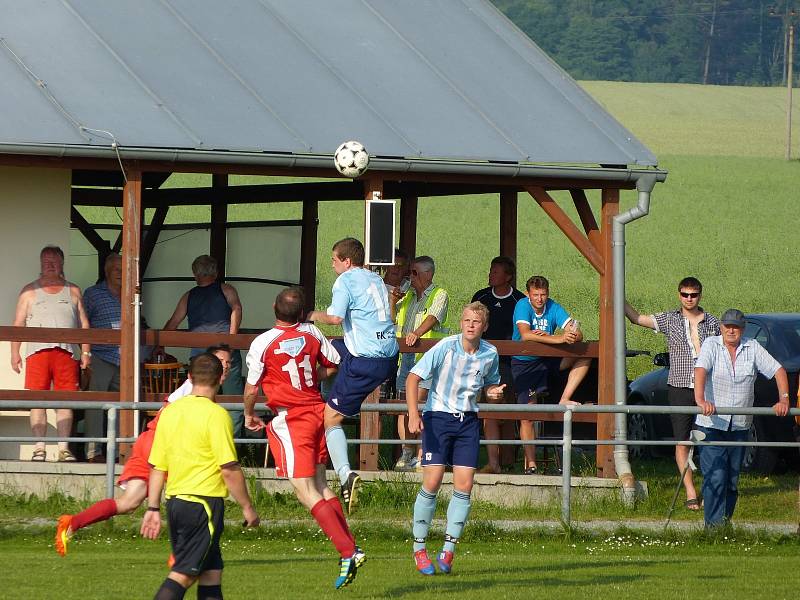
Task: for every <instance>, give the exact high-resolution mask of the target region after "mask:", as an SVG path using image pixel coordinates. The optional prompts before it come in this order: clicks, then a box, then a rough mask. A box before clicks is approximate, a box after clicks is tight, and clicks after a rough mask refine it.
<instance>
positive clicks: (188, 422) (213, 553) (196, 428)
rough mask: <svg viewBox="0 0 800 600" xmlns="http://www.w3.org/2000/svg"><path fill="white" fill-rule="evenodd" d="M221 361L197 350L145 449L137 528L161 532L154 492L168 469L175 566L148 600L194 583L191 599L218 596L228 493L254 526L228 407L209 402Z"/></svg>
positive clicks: (177, 593)
mask: <svg viewBox="0 0 800 600" xmlns="http://www.w3.org/2000/svg"><path fill="white" fill-rule="evenodd" d="M221 376H222V363H221V362H220V361H219V359H218V358H217V357H216V356H214V355H213V354H208V353H204V354H199V355H198V356H196V357H194V359H193V360H192V362H191V364H190V365H189V377H190V379H191V380H192V393H191V395H189V396H184V397H183V398H180V399H178V400H176V401H175V402H173V403H172V404H170V405H169V406H167V407H166V408H164V410H163V411H162V413H161V418H160V419H159V422H158V426H157V427H156V435H155V439H154V440H153V448H152V450H151V451H150V460H149V462H150V464H151V465H152V467H153V470H152V472H151V474H150V482H149V489H148V498H147V500H148V502H147V512H145V515H144V520H143V521H142V528H141V533H142V535H143V536H144V537H146V538H149V539H151V540H154V539H156V537H158V534H159V532H160V531H161V515H160V504H161V490H162V488H163V487H164V481H165V479H166V475H167V473H169V479H168V480H167V492H166V497H167V522H168V523H169V530H170V542H171V544H172V554H173V555H174V557H175V564H174V565H173V566H172V570H171V571H170V573H169V575H168V576H167V578H166V579H165V580H164V583H162V584H161V587H160V588H159V590H158V592H156V595H155V600H180V599H181V598H183V597H184V594H185V593H186V590H187V589H189V588H190V587H191V586H192V585H193V584H194V583H195V581H197V582H198V588H197V598H198V600H217V599H219V600H221V599H222V568H223V564H222V553H221V552H220V547H219V540H220V537H221V535H222V528H223V520H224V516H225V498H226V497H227V496H228V493H229V492H230V495H231V496H233V498H234V500H236V502H238V503H239V504H240V505H241V507H242V510H243V512H244V517H245V520H246V522H247V525H248V526H251V527H255V526H257V525H258V523H259V518H258V515H257V514H256V512H255V510H254V509H253V505H252V503H251V501H250V495H249V494H248V493H247V485H246V484H245V480H244V475H243V474H242V470H241V468H240V467H239V463H238V461H237V457H236V450H235V449H234V446H233V425H232V423H231V418H230V415H229V414H228V412H227V411H226V410H225V409H224V408H222V407H221V406H218V405H217V404H215V403H214V397H215V396H216V394H217V390H218V389H219V383H220V377H221Z"/></svg>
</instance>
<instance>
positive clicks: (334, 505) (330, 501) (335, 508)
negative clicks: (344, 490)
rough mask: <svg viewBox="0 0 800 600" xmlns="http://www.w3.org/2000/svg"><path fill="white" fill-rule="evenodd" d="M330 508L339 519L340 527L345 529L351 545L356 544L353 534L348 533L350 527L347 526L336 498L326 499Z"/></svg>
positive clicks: (340, 505)
mask: <svg viewBox="0 0 800 600" xmlns="http://www.w3.org/2000/svg"><path fill="white" fill-rule="evenodd" d="M325 502H327V503H328V504H329V505H330V507H331V508H332V509H333V512H335V513H336V516H337V517H338V518H339V523H341V525H342V527H344V528H345V531H347V534H348V535H349V536H350V539H351V540H352V541H353V544H355V543H356V536H354V535H353V532H352V531H350V526H349V525H348V524H347V518H346V517H345V516H344V510H343V509H342V503H341V502H339V499H338V498H328V499H327V500H325Z"/></svg>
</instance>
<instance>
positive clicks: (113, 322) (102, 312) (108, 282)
mask: <svg viewBox="0 0 800 600" xmlns="http://www.w3.org/2000/svg"><path fill="white" fill-rule="evenodd" d="M103 267H104V268H103V272H104V273H105V278H104V279H103V281H101V282H100V283H98V284H96V285H93V286H91V287H89V288H86V291H85V292H84V293H83V305H84V307H85V309H86V317H87V318H88V319H89V326H90V327H91V328H92V329H119V328H120V323H121V319H122V317H121V310H120V295H121V294H122V257H121V256H120V255H119V254H116V253H112V254H109V255H108V256H107V257H106V260H105V263H104V265H103ZM92 358H93V359H94V360H93V362H92V378H91V382H90V384H89V389H90V390H92V391H93V392H118V391H119V346H115V345H113V344H92ZM86 435H87V436H88V437H100V436H102V435H103V411H102V410H87V411H86ZM100 447H101V444H98V443H97V442H89V443H88V444H86V460H88V461H89V462H104V461H103V457H102V455H101V452H100Z"/></svg>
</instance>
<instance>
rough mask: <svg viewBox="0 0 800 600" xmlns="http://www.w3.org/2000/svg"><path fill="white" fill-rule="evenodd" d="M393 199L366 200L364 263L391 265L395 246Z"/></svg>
mask: <svg viewBox="0 0 800 600" xmlns="http://www.w3.org/2000/svg"><path fill="white" fill-rule="evenodd" d="M394 204H395V201H394V200H367V227H366V233H367V235H366V238H367V245H366V248H365V250H366V253H367V256H366V263H367V264H368V265H393V264H394V247H395V239H394V235H395V233H394V232H395V222H394V219H395V217H394V214H395V210H394Z"/></svg>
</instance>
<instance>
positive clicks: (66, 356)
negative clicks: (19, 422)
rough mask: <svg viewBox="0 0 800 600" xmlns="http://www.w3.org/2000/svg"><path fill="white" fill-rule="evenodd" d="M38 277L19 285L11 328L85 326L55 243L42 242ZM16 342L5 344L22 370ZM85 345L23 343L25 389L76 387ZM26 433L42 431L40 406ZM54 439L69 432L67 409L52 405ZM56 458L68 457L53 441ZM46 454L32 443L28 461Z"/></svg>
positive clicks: (14, 365) (86, 322) (41, 443)
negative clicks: (24, 348)
mask: <svg viewBox="0 0 800 600" xmlns="http://www.w3.org/2000/svg"><path fill="white" fill-rule="evenodd" d="M39 263H40V266H41V273H40V275H39V278H38V279H36V280H35V281H32V282H31V283H29V284H28V285H26V286H25V287H24V288H22V291H21V292H20V295H19V300H18V301H17V310H16V315H15V317H14V326H15V327H62V328H69V329H76V328H83V329H88V327H89V320H88V319H87V318H86V312H85V311H84V309H83V301H82V299H81V290H80V289H79V288H78V286H77V285H75V284H74V283H70V282H69V281H67V280H66V279H64V252H63V251H62V250H61V248H59V247H58V246H45V247H44V248H42V251H41V253H40V254H39ZM20 347H21V342H11V368H12V369H14V371H15V372H16V373H19V372H20V369H21V368H22V356H21V355H20ZM91 357H92V354H91V352H90V351H89V344H83V345H82V346H81V349H80V350H79V349H78V345H77V344H67V343H58V342H27V344H26V351H25V389H27V390H50V389H53V390H70V391H75V390H77V389H78V366H79V365H80V368H81V369H85V368H86V367H88V366H89V364H90V362H91ZM30 417H31V432H32V433H33V435H34V437H37V438H44V437H45V436H46V434H47V414H46V410H45V409H43V408H32V409H31V412H30ZM56 430H57V432H58V437H69V435H70V432H71V431H72V410H70V409H68V408H59V409H56ZM58 448H59V452H58V460H59V461H60V462H64V461H74V460H75V457H74V456H73V455H72V452H70V451H69V448H68V444H67V442H58ZM46 457H47V452H46V450H45V444H44V441H39V442H36V448H35V449H34V451H33V456H32V458H31V460H34V461H44V460H45V458H46Z"/></svg>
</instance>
